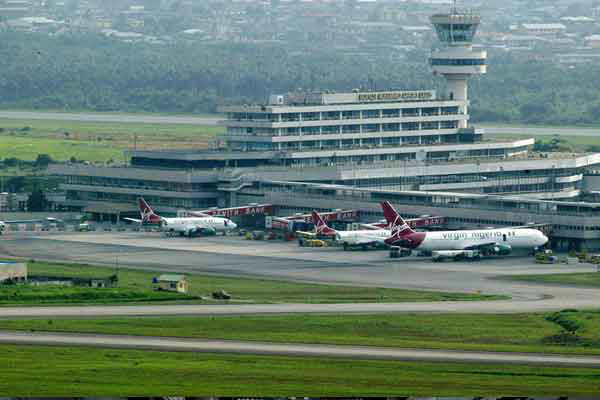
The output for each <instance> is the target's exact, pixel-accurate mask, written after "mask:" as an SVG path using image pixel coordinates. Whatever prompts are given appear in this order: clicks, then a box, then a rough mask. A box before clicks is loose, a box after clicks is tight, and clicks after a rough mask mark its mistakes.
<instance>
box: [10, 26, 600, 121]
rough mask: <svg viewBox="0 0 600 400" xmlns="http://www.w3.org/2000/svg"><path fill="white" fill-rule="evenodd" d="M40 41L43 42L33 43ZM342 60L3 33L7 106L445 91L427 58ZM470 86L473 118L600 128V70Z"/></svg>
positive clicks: (158, 104) (516, 68) (536, 64)
mask: <svg viewBox="0 0 600 400" xmlns="http://www.w3.org/2000/svg"><path fill="white" fill-rule="evenodd" d="M34 36H35V37H34ZM380 53H381V54H380V55H379V54H377V55H376V56H373V55H372V54H371V55H361V54H352V55H343V54H340V53H339V52H334V51H331V49H327V48H323V47H322V46H321V45H320V44H318V43H316V44H315V45H314V46H313V47H312V48H291V47H286V46H284V45H278V44H277V45H267V44H261V45H250V44H248V45H240V44H223V43H219V44H198V43H187V42H185V41H180V42H178V43H176V44H170V45H151V44H146V43H122V42H117V41H114V40H112V39H107V38H104V37H102V36H97V35H93V34H77V35H62V36H54V37H50V36H47V35H34V34H27V35H26V34H21V33H11V32H5V33H3V40H1V41H0V69H1V70H2V72H3V73H2V74H1V75H0V92H1V93H2V96H1V97H0V107H21V108H41V109H71V110H82V109H89V110H98V111H117V110H118V111H162V112H212V111H215V110H216V107H217V106H218V105H219V104H221V103H240V102H256V101H264V100H265V98H266V97H267V96H268V95H269V94H270V93H284V92H287V91H290V90H294V89H298V88H302V89H305V90H306V89H308V90H310V89H332V90H349V89H352V88H356V87H368V88H375V89H386V88H405V89H419V88H431V87H439V86H440V85H443V80H442V79H440V78H434V77H433V76H432V75H431V73H430V70H429V69H428V68H427V66H426V64H427V54H426V53H425V52H414V53H413V54H409V55H408V56H407V57H406V59H405V60H409V61H410V62H407V61H397V60H396V59H392V58H390V54H389V50H387V49H385V50H380ZM489 61H490V62H489V64H490V67H489V73H488V74H487V75H485V76H483V77H480V78H474V79H473V81H472V83H471V86H470V91H471V98H472V107H471V112H472V114H473V119H474V120H476V121H505V122H515V121H519V122H526V123H548V124H592V123H598V122H600V97H599V96H598V93H600V91H599V89H600V80H598V79H596V77H597V76H598V73H599V72H600V71H599V70H600V67H597V66H595V65H589V66H579V67H577V68H576V69H570V70H564V69H561V68H560V67H557V66H556V65H554V64H553V63H546V62H541V61H535V60H529V59H523V58H522V57H518V56H511V55H510V54H497V55H496V54H493V53H492V55H491V57H490V60H489Z"/></svg>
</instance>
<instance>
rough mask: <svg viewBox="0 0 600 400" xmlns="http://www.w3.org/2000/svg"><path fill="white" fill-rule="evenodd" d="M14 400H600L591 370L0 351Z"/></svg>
mask: <svg viewBox="0 0 600 400" xmlns="http://www.w3.org/2000/svg"><path fill="white" fill-rule="evenodd" d="M0 354H2V364H1V365H0V376H2V379H0V393H2V394H5V395H7V394H10V395H19V396H84V395H94V396H123V395H128V396H155V395H157V393H160V394H162V395H166V394H169V395H195V396H198V395H217V396H239V395H244V396H257V395H263V396H264V395H265V394H268V395H269V396H298V395H302V396H325V395H338V396H340V395H346V396H348V395H352V396H356V395H357V394H360V395H362V396H366V395H395V396H398V395H427V394H436V395H446V396H450V395H457V394H460V395H483V394H489V393H494V394H497V393H504V394H511V395H514V394H535V395H558V394H560V395H565V394H569V395H575V394H578V395H597V394H598V392H599V391H600V379H599V378H600V374H599V373H598V371H597V370H596V369H593V368H553V367H539V366H536V367H529V366H516V365H487V364H473V363H453V364H448V363H441V362H440V363H431V362H400V361H370V360H339V359H338V360H335V359H324V358H321V359H317V358H300V357H285V356H249V355H233V354H231V355H230V354H207V353H169V352H157V351H139V350H123V349H119V350H116V349H115V350H112V349H93V350H90V349H89V348H81V347H48V346H13V345H0Z"/></svg>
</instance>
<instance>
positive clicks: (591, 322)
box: [0, 311, 600, 355]
mask: <svg viewBox="0 0 600 400" xmlns="http://www.w3.org/2000/svg"><path fill="white" fill-rule="evenodd" d="M563 314H565V315H566V316H567V318H569V319H573V320H575V321H577V322H578V323H580V324H581V328H580V329H579V330H578V331H577V334H576V335H573V334H565V333H564V332H563V330H562V328H561V327H560V326H559V325H558V324H556V323H553V322H551V321H548V320H547V319H546V317H547V316H548V315H550V314H543V313H530V314H498V315H493V314H491V315H490V314H389V315H280V316H273V315H265V316H219V317H160V318H152V317H146V318H142V317H116V318H98V319H63V318H55V319H51V320H47V319H30V320H26V319H15V320H0V329H9V330H40V331H59V332H79V333H105V334H128V335H141V336H174V337H189V338H202V339H230V340H257V341H269V342H295V343H321V344H341V345H364V346H381V347H404V348H430V349H460V350H479V351H507V352H543V353H566V354H596V355H598V354H600V312H592V311H586V312H583V311H580V312H568V313H563Z"/></svg>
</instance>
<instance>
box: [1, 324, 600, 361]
mask: <svg viewBox="0 0 600 400" xmlns="http://www.w3.org/2000/svg"><path fill="white" fill-rule="evenodd" d="M0 343H12V344H34V345H70V346H73V345H75V346H93V347H109V348H129V349H144V350H162V351H194V352H204V353H236V354H262V355H286V356H302V357H331V358H352V359H382V360H404V361H407V360H411V361H412V360H419V361H446V362H477V363H493V364H527V365H548V366H561V367H564V366H575V367H600V357H592V356H571V355H569V356H561V355H543V354H531V353H529V354H525V353H496V352H468V351H452V350H417V349H394V348H382V347H371V346H368V347H367V346H364V347H359V346H335V345H318V344H284V343H263V342H243V341H233V340H231V341H230V340H198V339H180V338H167V337H148V336H146V337H140V336H120V335H83V334H63V333H46V332H35V333H32V332H0Z"/></svg>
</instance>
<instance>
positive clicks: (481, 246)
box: [463, 242, 498, 250]
mask: <svg viewBox="0 0 600 400" xmlns="http://www.w3.org/2000/svg"><path fill="white" fill-rule="evenodd" d="M497 245H498V243H496V242H487V243H480V244H474V245H472V246H467V247H465V248H464V249H463V250H484V249H489V248H492V247H494V246H497Z"/></svg>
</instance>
